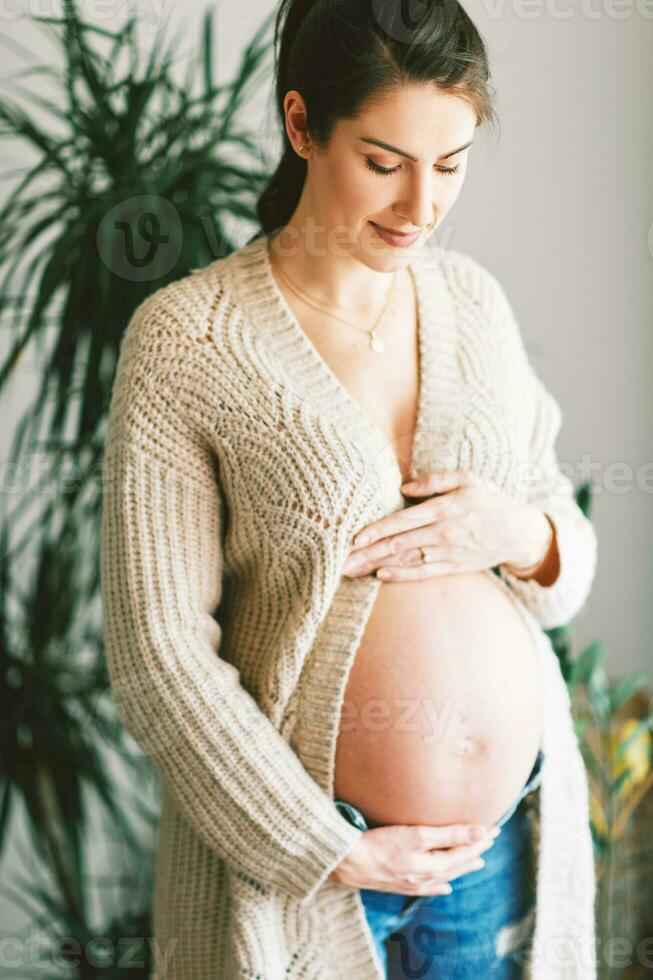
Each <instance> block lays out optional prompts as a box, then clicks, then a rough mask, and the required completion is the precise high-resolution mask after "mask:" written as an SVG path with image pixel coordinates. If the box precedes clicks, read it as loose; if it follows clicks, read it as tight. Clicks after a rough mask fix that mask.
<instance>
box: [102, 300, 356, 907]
mask: <svg viewBox="0 0 653 980" xmlns="http://www.w3.org/2000/svg"><path fill="white" fill-rule="evenodd" d="M145 316H146V313H145V312H144V309H143V308H141V309H140V310H138V311H137V314H135V315H134V318H133V319H132V321H131V324H130V327H129V328H128V331H127V336H126V339H125V340H123V348H122V353H121V357H120V359H119V364H118V370H117V372H116V380H115V382H114V390H113V393H112V401H111V406H110V411H109V426H108V435H107V439H106V442H105V450H104V471H103V486H104V495H103V503H102V519H101V542H100V554H101V562H100V565H101V568H100V581H101V596H102V604H103V614H104V639H105V650H106V658H107V665H108V670H109V676H110V681H111V685H112V692H113V696H114V700H115V703H116V705H117V707H118V709H119V711H120V714H121V718H122V721H123V723H124V725H125V727H126V729H127V730H128V731H129V732H130V734H131V735H132V736H133V738H134V739H135V740H136V742H137V743H138V744H139V746H140V747H141V749H142V750H143V752H144V753H145V755H147V757H148V758H149V760H150V761H151V763H152V765H153V766H154V768H155V769H156V770H157V771H158V772H159V774H160V775H161V776H162V777H163V779H164V780H165V781H166V783H167V786H168V788H169V791H170V793H171V795H172V796H173V798H174V799H175V801H176V803H177V805H178V807H179V808H180V810H181V812H182V813H183V814H184V816H185V818H186V819H187V820H188V821H189V822H190V823H191V824H192V825H193V827H194V828H195V829H196V831H197V833H198V834H199V835H200V836H201V838H202V839H203V841H204V842H205V843H206V844H207V845H208V846H209V847H210V848H212V849H213V850H214V851H215V852H216V853H218V854H219V855H220V857H221V858H222V859H223V860H224V861H225V862H226V863H227V864H228V865H230V866H231V867H232V868H233V869H235V871H236V872H237V873H239V874H240V875H244V876H246V877H247V878H248V879H253V880H254V882H256V883H257V884H258V885H259V887H260V886H263V887H267V886H270V887H272V888H275V889H279V890H282V891H286V892H288V893H290V894H291V895H293V896H295V897H296V898H298V899H300V900H302V901H303V900H307V901H309V900H310V899H311V898H312V897H313V896H314V894H315V892H316V891H317V889H318V888H319V887H320V886H321V885H322V884H323V883H324V882H325V881H326V879H327V877H328V875H329V874H330V872H331V870H332V869H333V868H334V867H336V866H337V865H338V864H339V862H340V860H341V859H342V857H343V856H344V855H345V854H346V853H347V852H348V851H349V850H350V848H351V847H352V846H353V845H354V844H355V843H356V842H357V841H358V840H359V838H360V836H361V833H362V831H360V830H359V829H357V828H355V827H353V826H351V825H350V824H349V823H348V822H347V821H346V820H345V819H344V818H343V817H342V816H341V815H340V814H339V813H338V811H337V809H336V807H335V806H334V804H333V801H332V800H331V799H330V798H329V796H328V795H327V794H326V793H325V792H324V791H323V790H322V788H321V787H320V786H319V784H318V783H317V782H316V781H315V780H314V779H313V778H312V776H311V775H310V774H309V772H308V771H307V769H306V768H305V767H304V766H303V765H302V763H301V761H300V759H299V757H298V756H297V755H296V753H295V752H294V751H293V750H292V748H291V747H290V745H289V744H288V742H287V741H286V740H285V739H284V738H283V737H282V735H281V734H280V733H279V732H278V731H277V729H276V728H275V726H274V725H273V723H272V722H271V721H270V720H269V719H268V717H267V716H266V715H265V714H264V713H263V711H261V709H260V708H259V706H258V704H257V702H256V701H255V699H254V698H253V697H252V696H251V695H250V694H249V693H248V691H247V690H246V689H245V688H244V687H243V686H242V684H241V683H240V679H239V672H238V671H237V669H236V668H235V666H233V665H232V664H231V663H229V662H228V661H226V660H225V659H224V658H222V657H221V656H220V646H221V636H222V631H221V627H220V623H219V621H218V620H217V619H216V617H215V615H214V613H215V611H216V609H217V607H218V604H219V602H220V597H221V593H222V575H223V553H222V531H223V524H224V506H225V504H224V501H223V497H222V493H221V488H220V484H219V481H218V478H217V475H218V467H217V464H216V456H215V454H213V453H211V451H210V446H209V442H210V440H207V439H206V438H205V437H204V436H203V435H202V433H201V431H200V429H199V427H198V426H197V425H195V424H194V423H192V422H191V421H190V418H191V413H190V412H188V411H187V408H188V406H189V405H191V404H192V402H193V398H194V396H191V395H189V392H190V391H191V390H193V386H192V385H191V384H189V379H188V375H189V373H190V370H187V367H188V364H190V363H191V361H192V357H190V358H189V359H188V363H187V362H186V361H185V358H186V354H185V352H184V351H183V350H182V351H180V352H175V354H174V356H173V357H170V358H169V357H168V354H167V353H165V354H164V353H162V352H163V351H166V350H167V348H166V344H165V331H161V332H160V333H159V334H157V333H156V331H155V332H154V338H155V339H154V344H153V345H151V349H149V350H148V344H147V343H144V342H142V341H140V340H139V339H138V337H139V335H140V336H141V337H142V336H145V335H146V334H147V332H148V330H147V327H145V326H144V324H143V323H141V322H139V317H145ZM141 327H143V328H144V329H142V330H141ZM150 332H151V331H150ZM162 337H163V338H164V340H163V341H162V340H161V338H162ZM162 361H165V362H167V367H166V368H165V370H163V371H161V367H162V364H161V362H162ZM193 370H194V369H193ZM200 370H201V365H200ZM195 380H197V379H195ZM180 381H181V382H182V383H181V385H180V384H179V382H180ZM195 390H196V389H195ZM175 392H179V393H180V395H179V396H177V395H176V394H175Z"/></svg>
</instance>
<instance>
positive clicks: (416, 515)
mask: <svg viewBox="0 0 653 980" xmlns="http://www.w3.org/2000/svg"><path fill="white" fill-rule="evenodd" d="M438 512H439V509H438V507H437V505H436V502H435V501H433V500H424V501H422V503H421V504H415V506H414V507H405V508H404V509H403V510H395V511H393V513H392V514H388V516H387V517H382V518H381V519H380V520H378V521H374V523H373V524H368V525H367V527H364V528H363V530H362V531H360V532H359V533H358V534H357V535H356V536H355V538H354V541H353V544H352V547H353V549H354V550H357V549H358V548H366V547H369V545H371V544H374V543H375V542H376V541H380V540H381V539H382V538H387V537H389V536H390V535H392V534H403V533H404V532H405V531H412V530H414V528H418V527H426V526H427V525H428V524H432V523H433V521H434V520H435V519H436V516H437V514H438Z"/></svg>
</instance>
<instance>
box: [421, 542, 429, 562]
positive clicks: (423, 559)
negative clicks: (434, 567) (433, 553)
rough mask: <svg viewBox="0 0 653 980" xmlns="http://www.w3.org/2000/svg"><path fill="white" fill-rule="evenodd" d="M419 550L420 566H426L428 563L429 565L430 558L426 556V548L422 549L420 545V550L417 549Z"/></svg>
mask: <svg viewBox="0 0 653 980" xmlns="http://www.w3.org/2000/svg"><path fill="white" fill-rule="evenodd" d="M419 550H420V552H421V553H422V565H428V563H429V561H430V558H429V556H428V555H427V554H426V548H422V546H421V545H420V548H419Z"/></svg>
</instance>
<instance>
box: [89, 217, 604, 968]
mask: <svg viewBox="0 0 653 980" xmlns="http://www.w3.org/2000/svg"><path fill="white" fill-rule="evenodd" d="M266 244H267V240H266V237H265V236H260V237H258V238H256V239H254V240H251V241H250V242H248V243H247V245H245V246H243V247H241V248H240V249H238V250H237V251H235V252H233V253H231V254H230V255H229V256H227V257H225V258H220V259H217V260H215V261H213V262H212V263H211V264H209V265H208V266H206V267H205V268H202V269H199V270H194V271H193V272H192V273H191V274H190V275H188V276H185V277H184V278H182V279H180V280H179V281H177V282H174V283H172V284H169V285H167V286H165V287H163V288H160V289H158V290H157V291H156V292H154V293H153V294H152V295H151V296H150V297H149V298H147V299H146V300H145V301H144V302H142V303H141V304H140V306H139V307H138V308H137V309H136V311H135V313H134V314H133V316H132V318H131V320H130V322H129V324H128V326H127V329H126V332H125V334H124V336H123V339H122V342H121V347H120V352H119V360H118V366H117V372H116V376H115V382H114V386H113V390H112V395H111V404H110V410H109V420H108V428H107V434H106V442H105V450H104V472H103V476H104V498H103V508H102V524H101V561H100V565H101V569H100V572H101V593H102V602H103V610H104V630H105V642H106V655H107V661H108V669H109V673H110V678H111V683H112V689H113V693H114V697H115V701H116V704H117V706H118V708H119V710H120V713H121V717H122V719H123V721H124V724H125V726H126V728H127V730H128V731H129V732H130V733H131V735H132V736H133V737H134V739H135V740H136V741H137V743H138V744H139V746H140V747H141V748H142V749H143V751H144V752H145V753H146V755H147V756H148V757H149V758H150V760H151V762H152V764H153V766H154V768H155V769H156V770H157V771H158V773H159V774H160V775H161V777H162V779H161V792H162V799H161V822H160V827H159V837H158V849H157V857H156V867H155V887H154V895H153V931H154V943H153V945H154V948H155V963H156V971H155V976H156V977H160V978H163V977H165V978H166V980H300V978H302V980H335V978H341V977H351V978H353V980H380V978H382V977H383V971H382V968H381V964H380V961H379V958H378V955H377V953H376V951H375V948H374V943H373V939H372V934H371V932H370V929H369V926H368V925H367V921H366V918H365V913H364V909H363V905H362V902H361V898H360V893H359V891H358V889H356V888H350V887H346V886H343V885H338V884H335V883H333V882H330V881H327V878H328V875H329V874H330V872H331V870H332V869H333V868H334V867H335V866H336V865H337V864H338V863H339V862H340V860H341V858H342V857H343V856H344V855H345V854H346V853H347V852H348V851H349V849H350V848H351V847H352V846H353V845H354V844H355V843H356V842H357V840H358V839H359V836H360V834H361V833H362V832H361V831H360V830H358V829H357V828H355V827H353V826H351V825H350V824H349V823H348V822H347V821H345V819H344V818H343V817H342V816H341V815H340V814H339V813H338V811H337V810H336V808H335V806H334V805H333V798H334V794H333V773H334V758H335V745H336V738H337V733H338V722H339V712H340V707H341V702H342V700H343V696H344V690H345V685H346V681H347V676H348V672H349V669H350V667H351V665H352V661H353V658H354V655H355V652H356V649H357V647H358V644H359V641H360V639H361V636H362V633H363V630H364V627H365V623H366V621H367V619H368V617H369V614H370V612H371V609H372V606H373V603H374V600H375V598H376V595H377V591H378V589H379V588H380V587H381V585H382V583H381V581H380V580H379V579H377V578H375V577H374V576H372V575H368V576H364V577H360V578H347V577H346V576H344V575H343V573H342V565H343V562H344V560H345V558H346V556H347V554H348V552H349V550H350V548H351V542H352V539H353V536H354V534H355V533H356V531H357V530H359V529H360V528H362V527H363V526H364V525H366V524H369V523H370V522H372V521H374V520H376V519H378V518H379V517H381V516H383V515H385V514H388V513H390V512H392V511H394V510H397V509H398V508H400V507H402V506H404V500H403V497H402V495H401V493H400V489H399V488H400V485H401V483H402V478H401V474H400V471H399V467H398V464H397V461H396V459H395V456H394V453H393V451H392V448H391V447H390V445H389V442H388V439H387V437H386V436H385V435H384V434H383V433H382V432H381V431H380V430H379V429H378V428H377V427H376V425H375V424H373V422H372V420H371V419H370V417H369V416H368V415H367V414H366V413H365V412H364V411H363V410H362V408H361V407H360V406H359V405H358V404H357V403H356V402H355V401H354V399H353V397H352V396H351V395H350V394H349V392H348V391H347V389H346V388H345V387H344V386H343V385H342V384H341V382H340V381H339V379H338V378H337V377H336V375H335V374H334V373H333V372H332V371H331V369H330V368H329V366H328V365H327V363H326V362H325V361H324V360H323V358H322V357H321V355H320V354H319V353H318V351H317V349H316V348H315V347H314V345H313V344H312V343H311V341H310V340H309V338H308V336H307V334H306V333H305V332H304V331H303V330H302V328H301V326H300V325H299V324H298V322H297V321H296V319H295V318H294V316H293V314H292V312H291V310H290V307H289V306H288V304H287V303H286V301H285V298H284V296H283V294H282V292H281V291H280V290H279V288H278V286H277V285H276V282H275V280H274V277H273V275H272V269H271V265H270V260H269V254H268V252H267V248H266ZM410 270H411V272H412V275H413V277H414V282H415V287H416V292H417V300H418V311H419V350H420V390H419V410H418V419H417V426H416V431H415V436H414V447H413V459H412V468H411V477H413V478H415V477H417V476H419V475H421V474H424V473H427V472H430V471H434V470H443V469H444V470H450V469H454V468H462V469H467V470H471V471H474V472H477V473H479V474H482V475H483V476H485V477H488V478H489V479H491V480H492V481H494V483H495V484H496V485H497V486H498V487H499V488H500V490H501V491H502V492H505V493H507V494H510V495H512V496H513V498H514V499H515V500H522V501H523V500H528V501H532V502H533V503H535V504H537V505H538V506H540V507H541V508H542V509H545V510H546V513H548V514H549V516H550V517H551V518H552V521H553V522H554V525H555V528H556V533H557V542H558V549H559V553H560V572H559V575H558V578H557V579H556V581H555V582H554V583H553V584H552V585H549V586H547V587H545V586H541V585H539V584H538V583H537V582H536V581H535V580H528V581H525V580H520V579H518V578H517V577H516V576H514V575H511V574H510V573H508V572H507V570H506V569H505V568H503V566H497V567H496V568H495V569H486V570H485V571H484V572H483V574H486V575H489V576H492V579H493V580H494V581H495V582H496V584H497V587H498V588H500V589H501V590H502V591H503V592H504V593H505V596H506V599H507V601H511V602H513V603H514V605H515V607H516V608H517V609H518V610H519V611H520V613H521V614H522V615H523V617H524V620H525V622H526V623H527V624H528V626H529V628H530V629H531V631H532V634H533V637H534V639H535V642H536V646H537V649H538V651H539V656H540V660H541V668H542V678H543V693H544V698H545V722H544V731H543V741H542V747H543V750H544V753H545V757H546V760H545V764H544V768H543V776H542V783H541V786H540V789H539V790H538V791H537V793H536V794H534V844H533V847H534V853H535V854H536V857H537V861H536V867H537V882H536V884H537V888H536V892H537V898H536V912H535V933H534V939H533V943H532V948H531V949H530V951H529V955H528V962H527V965H526V975H527V976H528V977H532V978H533V980H553V978H556V980H564V978H570V980H571V978H574V980H576V978H578V980H586V978H594V977H595V976H596V966H595V949H594V945H595V939H594V898H595V874H594V863H593V850H592V840H591V835H590V827H589V807H588V786H587V779H586V772H585V768H584V765H583V760H582V756H581V754H580V750H579V745H578V742H577V738H576V734H575V729H574V724H573V718H572V714H571V702H570V698H569V694H568V691H567V687H566V684H565V683H564V680H563V677H562V674H561V672H560V669H559V663H558V660H557V657H556V655H555V653H554V651H553V648H552V646H551V643H550V641H549V638H548V637H547V636H546V635H545V633H544V632H543V628H550V627H554V626H558V625H562V624H565V623H567V622H569V620H570V619H571V618H572V617H573V616H574V615H575V614H576V613H577V612H578V611H579V610H580V608H581V607H582V605H583V604H584V602H585V600H586V598H587V595H588V593H589V590H590V587H591V584H592V580H593V576H594V571H595V565H596V536H595V532H594V529H593V526H592V524H591V523H590V522H589V521H588V520H587V519H586V518H585V517H584V515H583V513H582V512H581V510H580V509H579V507H578V506H577V504H576V503H575V501H574V499H573V486H572V484H571V482H570V480H569V479H568V478H567V477H566V476H565V475H564V474H563V473H562V471H561V469H560V468H559V466H558V464H557V462H556V455H555V445H554V444H555V439H556V436H557V433H558V430H559V427H560V423H561V412H560V408H559V406H558V404H557V402H556V401H555V399H554V398H553V396H552V395H551V394H550V393H549V392H548V391H547V390H546V389H545V388H544V386H543V384H542V383H541V381H540V380H539V379H538V377H537V375H536V374H535V372H534V370H533V367H532V366H531V363H530V361H529V358H528V356H527V354H526V351H525V348H524V345H523V342H522V339H521V336H520V331H519V328H518V326H517V323H516V321H515V317H514V315H513V311H512V309H511V306H510V305H509V303H508V301H507V299H506V296H505V294H504V291H503V289H502V287H501V286H500V284H499V283H498V281H497V279H496V278H495V277H494V276H493V275H492V274H491V273H490V272H489V271H487V270H486V269H485V268H484V267H483V266H481V265H480V264H479V263H478V262H477V261H475V260H474V259H472V258H471V257H470V256H468V255H465V254H463V253H460V252H457V251H453V250H448V249H445V248H444V247H442V246H429V247H427V248H426V249H425V250H424V251H423V252H422V253H420V254H419V255H418V256H417V257H416V258H415V259H414V260H412V261H411V262H410Z"/></svg>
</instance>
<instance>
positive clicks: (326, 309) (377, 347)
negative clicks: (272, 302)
mask: <svg viewBox="0 0 653 980" xmlns="http://www.w3.org/2000/svg"><path fill="white" fill-rule="evenodd" d="M276 269H277V272H278V273H279V275H280V276H281V278H282V279H283V281H284V282H285V283H286V284H287V286H289V288H290V289H292V290H293V292H294V293H296V294H297V296H299V297H300V299H302V300H303V301H304V302H305V303H307V304H308V305H309V306H312V307H313V309H314V310H318V311H319V312H321V313H326V314H327V315H329V316H331V317H333V318H334V319H335V320H339V321H340V323H344V324H346V325H347V326H349V327H353V328H354V329H355V330H362V332H363V333H366V334H367V335H368V337H369V340H370V350H372V351H374V353H375V354H383V353H384V352H385V343H384V342H383V341H382V340H381V338H380V337H379V336H377V333H376V331H377V328H378V326H379V323H380V322H381V319H382V317H383V316H384V314H385V312H386V310H387V309H388V306H389V305H390V300H391V298H392V295H393V293H394V290H395V284H396V280H397V270H395V272H394V273H393V275H392V284H391V286H390V289H389V290H388V295H387V297H386V300H385V303H384V304H383V309H382V310H381V312H380V313H379V315H378V316H377V318H376V320H375V321H374V326H373V327H372V329H371V330H367V329H366V328H365V327H360V326H359V325H358V324H357V323H352V322H351V320H346V319H345V318H344V317H341V316H338V314H337V313H331V312H330V310H333V309H336V310H337V309H340V307H338V306H331V305H330V304H328V303H322V302H321V301H320V300H316V299H315V297H312V296H310V294H309V293H306V292H304V290H303V289H301V288H300V287H299V286H296V285H295V283H294V282H293V281H292V280H291V279H289V278H288V276H287V275H286V274H285V273H284V272H283V271H282V270H281V269H280V268H279V266H277V267H276Z"/></svg>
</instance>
